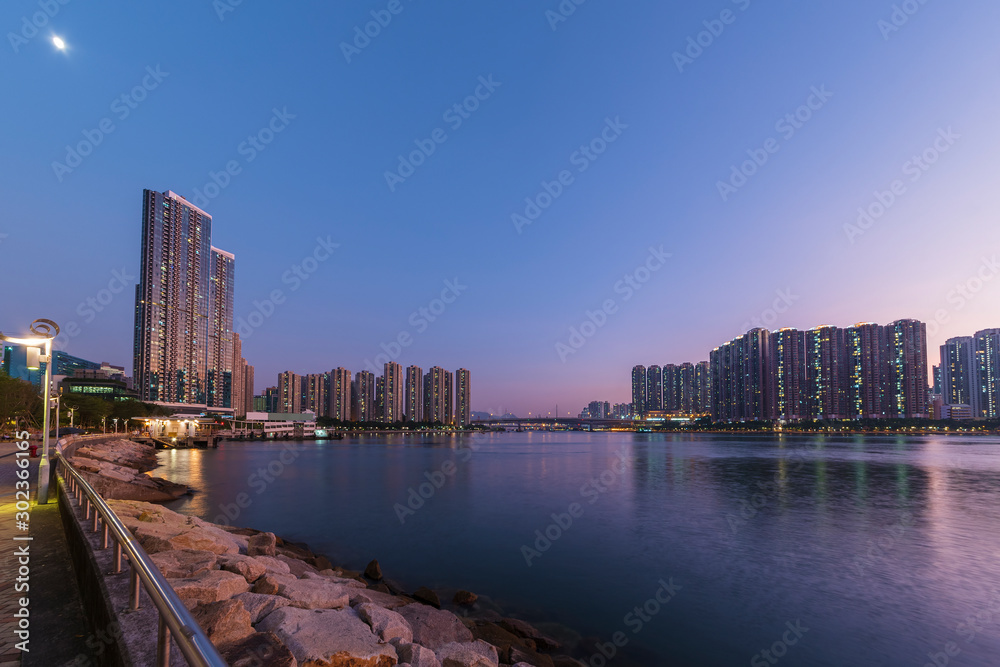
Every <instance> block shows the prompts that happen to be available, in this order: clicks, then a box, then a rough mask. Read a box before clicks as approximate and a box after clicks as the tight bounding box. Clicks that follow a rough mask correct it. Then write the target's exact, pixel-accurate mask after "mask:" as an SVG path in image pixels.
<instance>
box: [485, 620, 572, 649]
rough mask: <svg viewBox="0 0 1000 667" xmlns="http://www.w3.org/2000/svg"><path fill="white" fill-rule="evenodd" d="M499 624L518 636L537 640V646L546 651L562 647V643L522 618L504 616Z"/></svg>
mask: <svg viewBox="0 0 1000 667" xmlns="http://www.w3.org/2000/svg"><path fill="white" fill-rule="evenodd" d="M497 625H499V626H500V627H501V628H503V629H504V630H507V631H508V632H511V633H513V634H515V635H517V636H518V637H526V638H528V639H531V640H533V641H534V642H535V646H536V647H538V648H539V649H542V650H544V651H555V650H558V649H560V648H562V644H561V643H559V642H558V641H556V640H555V639H553V638H552V637H549V636H548V635H546V634H543V633H542V632H541V631H540V630H538V629H537V628H535V627H534V626H533V625H531V624H530V623H526V622H524V621H522V620H519V619H516V618H504V619H501V620H500V621H499V622H498V623H497Z"/></svg>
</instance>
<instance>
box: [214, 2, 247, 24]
mask: <svg viewBox="0 0 1000 667" xmlns="http://www.w3.org/2000/svg"><path fill="white" fill-rule="evenodd" d="M242 4H243V0H212V9H214V10H215V15H216V16H218V17H219V22H220V23H221V22H222V21H225V20H226V14H231V13H232V12H235V11H236V8H237V7H239V6H240V5H242Z"/></svg>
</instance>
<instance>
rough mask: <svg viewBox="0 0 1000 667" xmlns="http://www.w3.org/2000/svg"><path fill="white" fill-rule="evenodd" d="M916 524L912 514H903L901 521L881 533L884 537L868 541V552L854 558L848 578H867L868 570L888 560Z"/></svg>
mask: <svg viewBox="0 0 1000 667" xmlns="http://www.w3.org/2000/svg"><path fill="white" fill-rule="evenodd" d="M914 522H915V519H914V518H913V515H912V514H910V513H909V512H903V513H902V514H901V515H900V517H899V521H897V522H896V523H894V524H892V525H891V526H889V527H888V528H885V529H883V530H882V531H881V532H882V533H884V534H883V535H880V536H879V537H878V538H876V539H873V540H868V545H867V546H868V548H867V550H866V551H865V552H864V553H863V554H861V555H860V556H855V557H854V561H853V562H852V563H851V569H849V570H848V576H850V577H853V578H857V579H860V578H861V577H864V576H865V569H866V568H869V567H872V566H874V565H877V564H878V563H880V562H881V561H883V560H885V559H886V558H888V557H889V552H890V551H891V550H892V549H893V547H895V546H896V544H897V543H898V542H899V539H900V538H901V537H903V535H904V534H905V533H906V531H907V529H908V528H911V527H912V526H913V524H914Z"/></svg>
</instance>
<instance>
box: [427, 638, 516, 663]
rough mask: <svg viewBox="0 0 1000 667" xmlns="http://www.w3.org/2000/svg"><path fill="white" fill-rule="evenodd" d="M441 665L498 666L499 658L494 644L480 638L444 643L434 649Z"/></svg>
mask: <svg viewBox="0 0 1000 667" xmlns="http://www.w3.org/2000/svg"><path fill="white" fill-rule="evenodd" d="M434 654H435V655H436V656H437V658H438V660H440V661H441V667H498V665H499V664H500V659H499V657H497V650H496V648H495V647H494V646H491V645H490V644H487V643H486V642H484V641H482V640H477V641H474V642H461V643H451V644H445V645H443V646H440V647H438V648H436V649H434Z"/></svg>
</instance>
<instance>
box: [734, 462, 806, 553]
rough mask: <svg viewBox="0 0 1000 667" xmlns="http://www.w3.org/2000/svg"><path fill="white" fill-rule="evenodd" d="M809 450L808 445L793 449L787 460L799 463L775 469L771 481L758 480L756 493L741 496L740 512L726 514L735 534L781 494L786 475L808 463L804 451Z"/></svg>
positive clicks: (795, 471)
mask: <svg viewBox="0 0 1000 667" xmlns="http://www.w3.org/2000/svg"><path fill="white" fill-rule="evenodd" d="M806 451H809V449H808V448H807V447H800V448H797V449H795V450H793V451H792V454H791V456H788V457H787V458H786V460H787V461H788V462H792V461H798V465H797V466H795V468H794V469H791V470H780V469H779V470H777V471H775V473H774V475H773V478H772V479H771V481H769V482H757V489H758V491H757V492H756V493H751V494H750V495H748V496H746V497H744V498H740V499H739V501H737V502H738V504H739V506H740V511H739V514H733V513H731V512H730V513H729V514H727V515H726V523H728V524H729V530H730V531H732V533H733V534H734V535H735V534H736V533H738V532H739V530H740V528H742V527H743V526H746V525H748V524H749V523H750V521H751V520H753V519H754V518H756V517H757V515H758V514H760V511H761V510H762V509H764V508H765V507H766V506H767V505H768V504H769V503H770V502H771V500H772V499H773V498H776V497H777V496H778V495H780V494H781V487H782V485H783V484H784V476H785V475H787V474H789V473H797V472H799V471H800V470H802V468H803V467H805V465H806V460H807V459H806V457H805V456H804V452H806ZM751 490H752V489H751Z"/></svg>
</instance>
